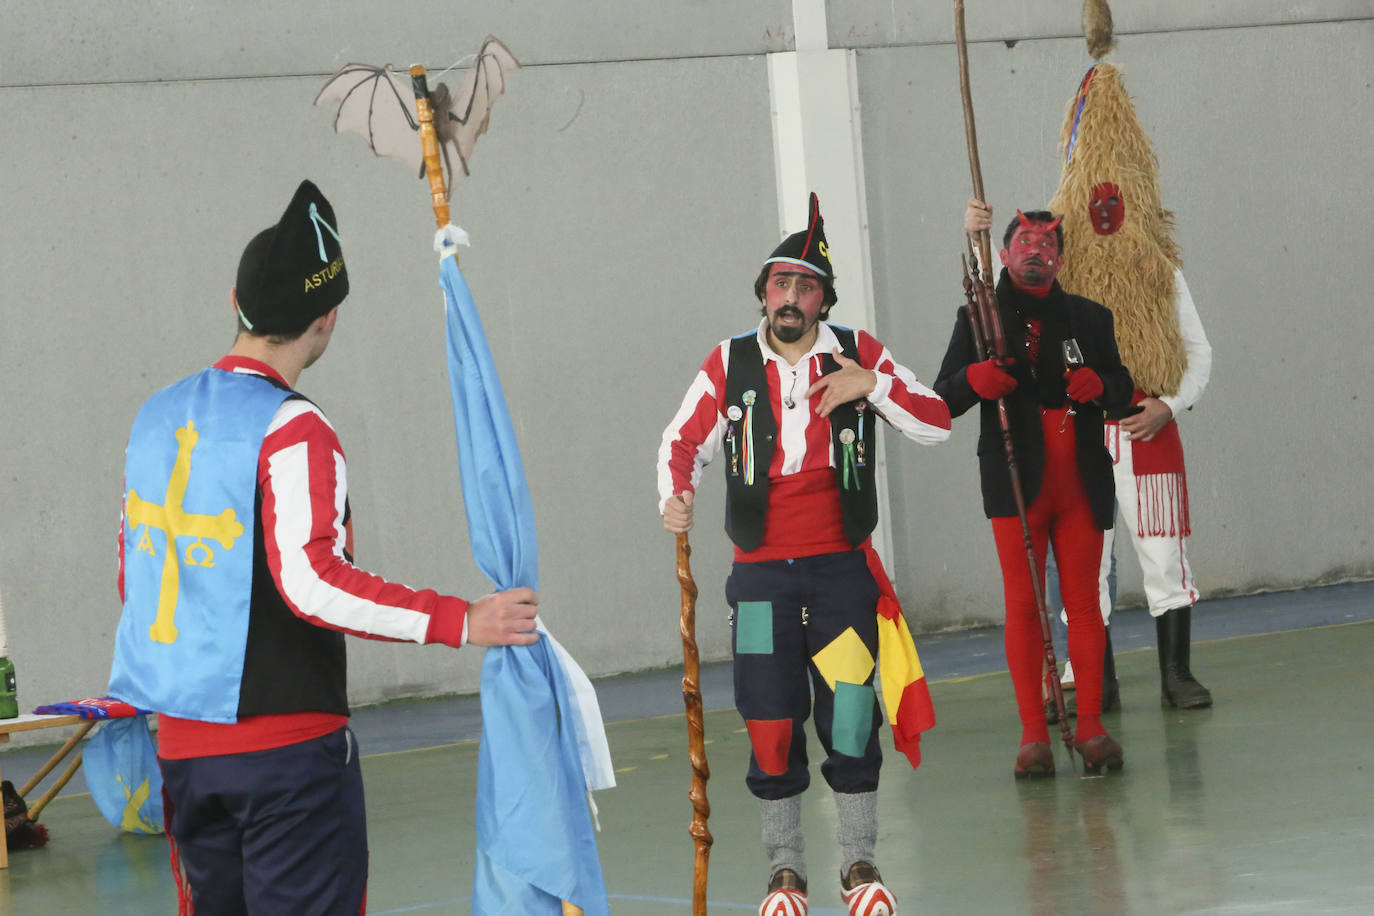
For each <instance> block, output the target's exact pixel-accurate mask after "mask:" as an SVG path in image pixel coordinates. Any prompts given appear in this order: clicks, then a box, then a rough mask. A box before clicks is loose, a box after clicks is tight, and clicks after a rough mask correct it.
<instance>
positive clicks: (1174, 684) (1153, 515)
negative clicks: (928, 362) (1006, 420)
mask: <svg viewBox="0 0 1374 916" xmlns="http://www.w3.org/2000/svg"><path fill="white" fill-rule="evenodd" d="M1084 26H1085V34H1086V35H1087V37H1088V44H1089V50H1090V52H1091V53H1092V54H1093V56H1094V57H1101V56H1103V55H1105V54H1106V53H1107V52H1108V51H1109V50H1111V47H1112V41H1111V17H1110V12H1108V11H1107V9H1106V4H1105V3H1103V2H1100V0H1097V2H1089V3H1088V4H1086V6H1085V15H1084ZM1060 153H1061V155H1062V157H1063V160H1064V166H1063V172H1062V174H1061V176H1060V180H1059V189H1058V190H1057V191H1056V192H1055V195H1054V198H1053V199H1052V200H1051V201H1050V204H1049V208H1050V210H1052V211H1053V212H1054V213H1056V214H1062V215H1063V220H1064V222H1063V225H1064V230H1065V246H1064V266H1063V269H1062V271H1061V272H1060V275H1059V280H1060V282H1061V283H1062V284H1063V286H1064V288H1065V289H1066V290H1068V291H1070V292H1073V293H1076V294H1079V295H1082V296H1087V297H1089V298H1091V299H1093V300H1095V301H1097V302H1101V303H1102V304H1103V305H1106V306H1107V307H1108V308H1109V309H1111V310H1112V315H1113V317H1114V319H1115V326H1116V341H1117V349H1118V350H1119V352H1120V355H1121V361H1122V362H1123V363H1124V364H1125V365H1126V367H1127V368H1128V369H1129V370H1130V373H1131V378H1132V379H1133V380H1134V382H1135V386H1136V391H1135V393H1134V396H1133V398H1132V404H1133V405H1135V406H1136V408H1137V410H1138V411H1139V412H1140V414H1139V416H1133V417H1123V416H1121V415H1108V417H1107V422H1106V424H1105V426H1104V434H1105V437H1106V445H1107V449H1108V451H1109V452H1110V453H1111V455H1112V461H1113V468H1114V475H1115V478H1116V491H1117V502H1118V506H1119V509H1120V513H1121V518H1122V525H1120V526H1119V528H1118V529H1117V530H1121V531H1122V532H1123V533H1124V534H1125V536H1126V537H1127V538H1129V540H1130V542H1131V544H1132V546H1133V547H1134V548H1135V551H1136V557H1137V558H1138V559H1139V561H1140V566H1141V569H1142V571H1143V573H1144V585H1145V593H1146V598H1147V599H1148V602H1149V609H1150V614H1151V616H1153V617H1154V618H1155V626H1156V633H1157V636H1158V643H1159V667H1160V678H1161V699H1162V702H1163V703H1166V704H1169V705H1174V706H1180V707H1197V706H1209V705H1211V702H1212V698H1211V694H1210V693H1209V692H1208V691H1207V689H1206V688H1205V687H1203V686H1202V685H1201V684H1200V683H1198V681H1197V679H1196V678H1194V677H1193V675H1192V673H1191V671H1190V669H1189V645H1190V628H1191V614H1192V606H1193V604H1194V603H1195V602H1196V601H1197V598H1198V591H1197V586H1196V585H1195V583H1194V581H1193V571H1192V566H1191V565H1190V563H1189V560H1188V552H1187V539H1188V535H1189V534H1190V533H1191V530H1192V525H1191V515H1190V511H1189V503H1188V481H1187V473H1186V470H1185V466H1184V459H1183V444H1182V441H1181V439H1180V437H1179V430H1178V424H1177V422H1176V418H1177V416H1178V415H1179V414H1180V413H1181V412H1182V411H1183V410H1185V409H1191V407H1192V406H1193V404H1194V403H1195V402H1196V401H1197V400H1198V399H1199V398H1200V397H1201V395H1202V392H1203V390H1204V388H1205V387H1206V385H1207V380H1208V377H1209V375H1210V372H1211V360H1212V351H1211V345H1210V344H1209V343H1208V340H1207V335H1206V333H1205V332H1204V330H1203V327H1202V322H1201V321H1200V320H1199V319H1198V315H1197V309H1196V307H1195V306H1194V305H1193V300H1192V297H1191V295H1190V294H1189V292H1188V286H1187V283H1186V282H1185V281H1184V279H1183V274H1182V273H1181V271H1180V269H1179V268H1180V266H1181V263H1182V259H1181V256H1180V252H1179V248H1178V246H1177V244H1175V242H1174V240H1173V214H1172V213H1171V212H1169V211H1168V210H1165V209H1164V208H1163V206H1162V205H1161V202H1160V190H1159V164H1158V161H1157V160H1156V158H1155V154H1154V151H1153V149H1152V148H1151V145H1150V140H1149V138H1148V137H1147V136H1146V135H1145V130H1144V128H1143V127H1142V125H1141V124H1140V121H1139V119H1138V118H1137V117H1136V113H1135V107H1134V106H1133V105H1132V103H1131V99H1130V96H1128V95H1127V93H1126V89H1125V85H1124V84H1123V82H1122V77H1121V71H1120V69H1119V68H1117V67H1116V66H1114V65H1112V64H1110V63H1098V64H1095V65H1094V66H1093V67H1092V68H1091V69H1089V70H1088V72H1087V74H1086V75H1085V76H1084V77H1083V80H1082V82H1081V84H1080V86H1079V90H1078V92H1077V93H1075V95H1074V97H1073V98H1072V99H1071V100H1070V102H1069V106H1068V110H1067V112H1066V113H1065V117H1064V123H1063V127H1062V129H1061V131H1060ZM1151 418H1157V419H1151ZM1112 550H1113V542H1112V539H1111V538H1107V539H1105V542H1104V545H1103V554H1102V563H1101V569H1100V575H1099V578H1100V600H1101V607H1102V617H1103V620H1104V621H1106V620H1108V618H1109V616H1110V614H1111V605H1112V602H1113V598H1114V596H1113V595H1112V594H1111V592H1112V590H1113V589H1112V587H1111V586H1112V585H1114V582H1113V583H1111V584H1109V582H1108V578H1109V574H1110V572H1111V569H1112ZM1070 656H1071V661H1072V652H1071V653H1070ZM1104 667H1105V668H1106V670H1107V679H1108V684H1107V690H1108V692H1109V694H1114V691H1115V664H1114V661H1113V659H1112V657H1111V641H1110V636H1109V637H1108V641H1107V647H1106V657H1105V659H1104Z"/></svg>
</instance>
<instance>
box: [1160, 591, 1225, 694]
mask: <svg viewBox="0 0 1374 916" xmlns="http://www.w3.org/2000/svg"><path fill="white" fill-rule="evenodd" d="M1192 620H1193V607H1192V605H1188V606H1187V607H1179V608H1174V609H1173V610H1172V611H1167V612H1165V613H1163V614H1161V615H1160V616H1158V617H1156V618H1155V635H1156V637H1157V638H1158V639H1159V691H1160V693H1159V702H1160V705H1161V706H1177V707H1179V708H1180V709H1196V708H1198V707H1201V706H1211V705H1212V694H1211V691H1209V690H1208V689H1207V688H1206V687H1204V686H1202V684H1200V683H1198V679H1197V678H1195V677H1193V672H1191V671H1190V670H1188V655H1189V647H1190V645H1191V636H1190V631H1191V629H1192Z"/></svg>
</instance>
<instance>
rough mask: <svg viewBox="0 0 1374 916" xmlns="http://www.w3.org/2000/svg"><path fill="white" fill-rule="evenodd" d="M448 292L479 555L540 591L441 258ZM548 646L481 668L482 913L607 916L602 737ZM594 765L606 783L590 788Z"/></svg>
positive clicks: (462, 293)
mask: <svg viewBox="0 0 1374 916" xmlns="http://www.w3.org/2000/svg"><path fill="white" fill-rule="evenodd" d="M450 250H451V249H450ZM439 285H440V286H441V287H442V288H443V290H444V297H445V299H446V301H447V325H448V363H449V383H450V385H451V387H452V389H453V419H454V423H455V425H456V427H457V434H458V463H459V470H460V472H461V474H462V487H463V505H464V507H465V509H466V510H467V519H468V529H469V534H470V537H471V540H472V550H473V554H474V555H475V557H476V560H477V566H478V568H480V569H481V570H482V572H484V573H486V575H487V576H488V577H489V578H490V579H491V580H492V582H493V583H495V585H496V588H497V589H508V588H516V587H519V586H529V587H530V588H538V585H539V572H538V551H537V548H536V542H535V532H534V509H533V506H532V505H531V503H530V494H529V487H528V486H527V484H526V482H525V472H524V467H523V465H522V464H521V461H520V452H519V448H518V447H517V445H516V442H515V430H514V428H513V427H512V426H511V420H510V413H509V411H508V409H507V407H506V400H505V396H504V395H503V394H502V391H501V382H500V380H499V379H498V377H497V374H496V367H495V365H494V364H493V362H492V357H491V349H490V347H489V346H488V345H487V340H486V335H485V333H484V332H483V329H482V322H481V319H480V318H479V316H478V314H477V307H476V305H475V304H474V303H473V300H472V293H471V292H470V291H469V290H468V285H467V282H466V281H465V280H464V279H463V275H462V273H461V272H460V271H459V270H458V263H457V259H456V258H455V257H452V256H444V257H441V259H440V269H439ZM541 634H542V635H541V638H540V640H539V642H537V643H535V644H534V645H533V646H513V647H504V648H493V649H488V650H487V652H486V657H485V659H484V661H483V663H482V691H481V692H482V742H481V747H480V751H479V757H478V763H477V863H476V868H475V870H474V872H475V874H474V878H473V903H472V911H473V913H475V914H479V916H488V914H506V913H510V914H517V913H518V914H525V916H541V914H548V916H559V914H561V913H562V901H565V900H566V901H568V902H569V903H572V904H575V905H576V906H578V907H580V908H581V909H582V910H583V912H584V913H586V914H587V916H609V914H610V906H609V904H608V903H607V899H606V886H605V881H604V880H603V878H602V875H601V863H600V860H599V859H598V857H597V851H596V837H595V834H594V832H593V827H592V817H591V812H590V811H589V808H588V797H587V795H586V794H584V793H585V792H586V790H587V789H588V788H589V787H593V788H595V787H601V786H604V785H606V784H607V778H608V777H609V773H610V766H609V764H610V759H609V753H607V752H606V751H605V750H604V748H605V734H604V727H603V726H602V723H601V718H600V711H599V709H597V708H596V704H595V694H594V693H593V692H591V690H590V683H589V682H586V675H585V674H583V673H582V671H581V669H580V668H577V666H576V664H575V663H573V662H572V661H571V658H570V657H568V656H567V653H566V652H563V651H561V647H559V646H558V644H557V643H556V642H555V641H554V640H553V639H552V637H550V636H549V635H548V633H547V631H544V630H543V629H542V626H541ZM573 669H575V670H573ZM583 682H586V683H585V684H584V683H583ZM589 707H590V708H589ZM560 710H561V712H560ZM589 766H590V767H592V768H595V769H596V770H597V771H598V772H597V773H595V774H592V775H590V776H589V770H588V769H587V768H588V767H589ZM609 778H610V780H611V784H613V777H609Z"/></svg>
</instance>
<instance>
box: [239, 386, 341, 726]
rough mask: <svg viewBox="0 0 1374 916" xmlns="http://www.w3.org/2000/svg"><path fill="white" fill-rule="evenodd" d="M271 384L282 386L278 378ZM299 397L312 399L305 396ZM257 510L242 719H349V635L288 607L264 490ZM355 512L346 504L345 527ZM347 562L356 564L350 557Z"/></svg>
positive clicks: (256, 501)
mask: <svg viewBox="0 0 1374 916" xmlns="http://www.w3.org/2000/svg"><path fill="white" fill-rule="evenodd" d="M268 381H272V382H273V384H277V383H276V381H275V380H273V379H269V380H268ZM277 387H279V388H281V387H285V386H282V385H278V386H277ZM296 397H297V398H300V399H301V400H309V399H308V398H305V397H302V396H301V395H299V394H297V395H296ZM312 403H313V402H312ZM253 508H254V512H253V595H252V599H251V602H250V604H249V611H248V641H247V644H246V645H245V646H244V654H243V679H242V681H241V682H240V685H239V708H238V715H239V718H240V719H242V718H244V717H245V716H260V715H266V714H279V713H294V712H324V713H334V714H337V715H341V716H346V715H348V655H347V650H346V649H345V647H344V634H343V633H341V632H339V631H338V630H330V629H326V628H324V627H317V626H315V625H314V624H312V623H308V622H306V621H305V620H303V619H302V618H300V617H297V616H296V615H295V613H294V612H292V610H291V608H290V607H289V606H287V603H286V599H285V598H283V597H282V596H281V592H280V591H278V590H277V582H276V580H275V579H273V578H272V570H271V568H270V567H269V566H268V565H267V548H266V544H265V539H264V537H263V531H262V488H261V487H259V488H258V491H257V495H256V496H255V497H254V507H253ZM349 513H350V510H349V507H348V505H347V503H345V505H344V524H345V525H346V524H348V516H349ZM344 559H346V560H348V562H350V563H352V562H353V558H352V557H351V556H348V555H347V554H346V553H345V555H344Z"/></svg>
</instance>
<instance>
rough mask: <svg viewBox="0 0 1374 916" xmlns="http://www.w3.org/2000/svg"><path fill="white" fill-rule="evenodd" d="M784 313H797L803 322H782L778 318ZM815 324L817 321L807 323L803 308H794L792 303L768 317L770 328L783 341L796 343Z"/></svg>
mask: <svg viewBox="0 0 1374 916" xmlns="http://www.w3.org/2000/svg"><path fill="white" fill-rule="evenodd" d="M783 315H795V316H796V317H797V318H799V319H801V323H800V324H780V323H779V322H778V319H779V318H781V317H782V316H783ZM814 326H815V322H812V323H810V324H808V323H807V321H806V316H805V315H803V314H802V311H801V309H798V308H793V307H792V306H790V305H787V306H783V307H782V308H780V309H778V310H777V311H776V312H775V313H774V314H773V315H772V317H770V318H769V319H768V330H769V331H770V332H771V333H772V335H773V336H774V337H776V338H777V339H778V340H780V341H781V342H782V343H795V342H796V341H798V340H801V339H802V338H803V337H805V336H806V334H807V332H808V331H810V330H811V328H812V327H814Z"/></svg>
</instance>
